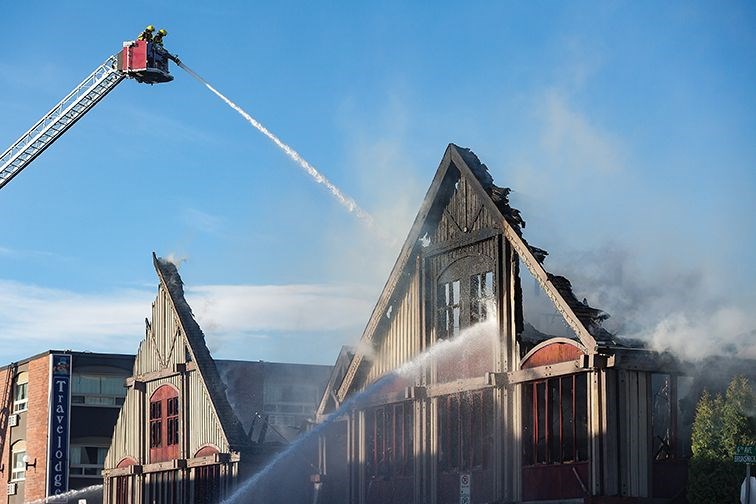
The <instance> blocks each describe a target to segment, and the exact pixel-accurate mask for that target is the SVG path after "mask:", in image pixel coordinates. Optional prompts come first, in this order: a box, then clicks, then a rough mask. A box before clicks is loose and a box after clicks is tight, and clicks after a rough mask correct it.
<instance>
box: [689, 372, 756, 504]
mask: <svg viewBox="0 0 756 504" xmlns="http://www.w3.org/2000/svg"><path fill="white" fill-rule="evenodd" d="M755 402H756V401H754V393H753V389H752V388H751V385H750V383H748V379H747V378H745V377H743V376H737V377H735V378H734V379H733V380H732V381H731V382H730V385H729V387H727V392H726V394H725V395H724V397H722V395H721V394H717V395H716V396H715V397H712V396H711V395H710V394H709V393H708V392H707V391H704V393H703V394H702V395H701V399H700V400H699V401H698V406H697V407H696V418H695V420H694V422H693V430H692V433H691V452H692V456H691V459H690V469H689V472H688V501H689V502H690V503H691V504H699V503H700V504H717V503H728V504H729V503H732V502H738V501H739V495H740V482H741V480H742V479H743V476H744V473H745V472H744V466H743V465H742V464H735V463H733V461H732V460H733V455H734V454H735V446H736V445H739V444H750V443H751V442H753V441H754V440H756V430H755V429H754V426H753V421H752V419H749V415H750V416H753V412H754V403H755Z"/></svg>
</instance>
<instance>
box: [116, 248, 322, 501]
mask: <svg viewBox="0 0 756 504" xmlns="http://www.w3.org/2000/svg"><path fill="white" fill-rule="evenodd" d="M153 263H154V265H155V270H156V272H157V276H158V279H159V286H158V293H157V297H156V299H155V301H154V302H153V305H152V317H151V319H150V320H147V321H146V329H145V337H144V339H143V340H142V342H141V343H140V345H139V351H138V352H137V355H136V360H135V361H134V366H133V370H132V375H131V376H130V377H128V378H126V384H127V392H126V394H125V400H124V401H123V407H122V409H121V411H120V415H119V416H118V420H117V422H116V425H115V430H114V433H113V440H112V444H111V445H110V449H109V450H108V451H107V456H106V457H105V458H104V470H103V476H104V488H103V494H104V502H106V503H112V504H146V503H151V504H160V503H171V504H173V503H181V502H183V503H216V502H220V501H221V500H222V499H225V498H227V497H228V496H229V495H230V494H231V492H232V490H233V489H234V488H235V487H236V486H237V484H238V483H239V481H240V480H242V479H243V478H244V477H245V476H247V475H248V474H250V473H251V472H253V471H254V470H256V469H257V468H259V467H260V465H261V464H263V463H264V462H265V461H266V460H267V459H268V458H269V457H270V456H272V455H273V454H275V453H276V451H278V450H280V449H281V447H282V446H283V445H285V444H286V443H287V442H288V441H289V440H290V439H293V438H294V437H295V436H296V435H298V433H299V432H300V431H301V430H304V428H305V425H304V424H305V422H304V420H305V419H306V418H310V417H312V414H313V413H314V411H315V408H316V406H317V401H318V400H319V398H320V396H321V395H322V390H323V389H324V386H325V383H326V380H327V379H328V376H329V373H330V366H312V365H300V364H285V363H269V362H262V361H258V362H245V361H223V360H220V361H215V360H213V358H212V357H211V355H210V352H209V350H208V349H207V346H206V344H205V337H204V334H203V333H202V330H201V329H200V327H199V325H198V324H197V322H196V321H195V319H194V316H193V314H192V311H191V308H190V307H189V304H188V303H187V302H186V299H185V297H184V290H183V283H182V280H181V277H180V276H179V274H178V270H177V269H176V266H175V265H174V264H172V263H170V262H167V261H164V260H162V259H159V258H157V257H155V256H154V255H153Z"/></svg>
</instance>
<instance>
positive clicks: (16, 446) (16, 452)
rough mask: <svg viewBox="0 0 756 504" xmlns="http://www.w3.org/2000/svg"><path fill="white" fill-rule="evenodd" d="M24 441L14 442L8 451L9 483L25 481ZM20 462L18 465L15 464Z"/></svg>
mask: <svg viewBox="0 0 756 504" xmlns="http://www.w3.org/2000/svg"><path fill="white" fill-rule="evenodd" d="M25 457H26V441H24V440H21V441H16V442H15V443H13V445H12V446H11V449H10V464H9V466H10V482H11V483H15V482H18V481H24V480H26V461H25V460H24V458H25ZM17 461H20V464H18V465H17V464H16V462H17Z"/></svg>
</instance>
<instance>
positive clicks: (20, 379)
mask: <svg viewBox="0 0 756 504" xmlns="http://www.w3.org/2000/svg"><path fill="white" fill-rule="evenodd" d="M133 362H134V357H133V356H130V355H118V354H101V353H90V352H72V351H58V350H49V351H47V352H44V353H41V354H38V355H35V356H32V357H29V358H28V359H24V360H22V361H19V362H17V363H13V364H10V365H8V366H5V367H3V368H2V369H0V387H2V388H0V393H2V396H0V397H1V398H2V408H1V409H0V453H1V454H2V463H0V474H3V476H4V478H5V483H6V484H5V485H3V486H1V487H0V502H7V503H9V504H14V503H18V504H20V503H23V502H30V501H33V500H37V499H43V498H45V497H47V496H52V495H56V494H59V493H64V492H67V491H69V490H78V489H82V488H86V487H90V486H92V485H97V484H99V483H101V482H102V476H101V474H100V472H101V470H102V468H103V462H104V459H105V453H106V452H107V449H108V446H109V445H110V438H111V436H112V432H113V426H114V425H115V421H116V418H117V416H118V411H119V409H120V407H121V404H122V403H123V400H124V397H125V396H126V388H125V386H124V379H125V378H126V377H127V376H129V375H130V370H131V368H132V365H133ZM89 502H99V499H98V498H97V497H95V500H91V499H90V501H89Z"/></svg>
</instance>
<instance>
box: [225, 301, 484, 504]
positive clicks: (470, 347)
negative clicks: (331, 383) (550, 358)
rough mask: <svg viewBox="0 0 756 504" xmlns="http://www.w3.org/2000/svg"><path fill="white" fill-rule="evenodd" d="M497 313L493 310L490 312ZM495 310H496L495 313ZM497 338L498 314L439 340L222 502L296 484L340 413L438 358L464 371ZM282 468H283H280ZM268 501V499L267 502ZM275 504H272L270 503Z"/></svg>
mask: <svg viewBox="0 0 756 504" xmlns="http://www.w3.org/2000/svg"><path fill="white" fill-rule="evenodd" d="M491 312H494V311H493V310H491V311H489V313H491ZM494 313H495V312H494ZM497 337H498V324H497V322H496V319H495V317H490V318H489V319H487V320H485V321H484V322H481V323H479V324H476V325H473V326H471V327H468V328H466V329H464V330H462V331H461V332H460V334H459V335H458V336H457V337H455V338H453V339H450V340H444V341H440V342H438V343H436V344H435V345H433V346H432V347H431V348H430V349H428V350H427V351H425V352H423V353H422V354H420V355H418V356H417V357H415V358H414V359H413V360H412V361H410V362H407V363H405V364H403V365H402V366H400V367H399V368H397V369H395V370H394V371H392V372H391V373H388V374H386V375H384V376H382V377H381V378H379V379H378V380H377V381H375V382H374V383H372V384H371V385H369V386H368V387H367V388H366V389H364V390H362V391H360V392H358V393H355V394H354V395H353V396H352V397H350V398H349V399H347V400H346V401H345V402H344V403H343V404H342V405H341V406H340V407H339V408H338V409H337V410H336V411H335V412H333V413H332V414H331V415H330V416H329V417H328V418H327V419H326V420H324V421H323V422H321V423H320V424H318V425H317V426H315V427H314V428H313V429H312V430H310V431H309V432H307V433H305V434H303V435H302V436H301V437H299V438H298V439H297V440H296V441H294V442H293V443H292V444H290V445H288V446H287V447H286V448H285V449H284V450H283V451H281V452H280V453H278V454H277V455H275V456H274V457H273V459H272V460H271V461H270V462H268V464H267V465H266V466H265V467H263V468H262V469H261V470H260V471H258V472H257V473H255V474H254V475H252V476H251V477H250V478H249V479H248V480H246V481H244V482H242V483H241V484H240V485H239V488H238V489H237V490H236V492H234V494H233V495H231V496H230V497H229V498H228V499H226V500H225V501H224V503H223V504H242V503H244V504H249V503H250V502H255V497H256V491H258V490H262V489H264V488H266V487H267V488H286V487H287V483H289V484H294V483H293V482H290V481H283V479H284V478H286V477H287V475H288V474H291V473H292V472H294V473H296V471H292V470H290V471H288V472H287V469H290V468H292V467H293V466H294V465H295V464H294V461H295V459H296V458H300V457H302V452H303V451H304V449H303V448H304V446H305V445H306V444H307V443H314V442H315V440H317V437H318V435H319V434H320V433H321V432H323V431H324V430H325V429H326V428H328V426H329V425H331V424H332V423H333V422H334V421H336V420H337V419H338V418H339V417H340V416H342V415H343V414H345V413H348V412H350V411H352V410H357V409H361V408H362V407H364V406H365V405H367V404H369V402H370V399H371V397H373V396H375V395H376V394H380V393H381V392H383V391H384V390H385V389H386V388H388V387H389V386H390V385H391V384H392V383H393V382H394V381H395V380H397V379H400V380H406V381H414V379H415V377H416V376H417V375H418V373H420V372H422V370H423V369H425V366H426V365H428V364H430V362H431V361H435V362H436V363H437V364H440V365H443V364H446V365H447V366H454V368H455V369H457V370H459V371H460V372H464V368H465V366H466V365H468V364H470V365H475V364H477V363H474V362H471V359H475V358H477V357H478V356H480V354H481V350H483V351H484V352H485V351H486V350H488V351H490V349H491V348H493V346H492V343H493V341H494V340H495V339H496V338H497ZM278 469H283V471H277V470H278ZM266 502H269V501H266ZM271 504H272V503H271Z"/></svg>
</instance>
